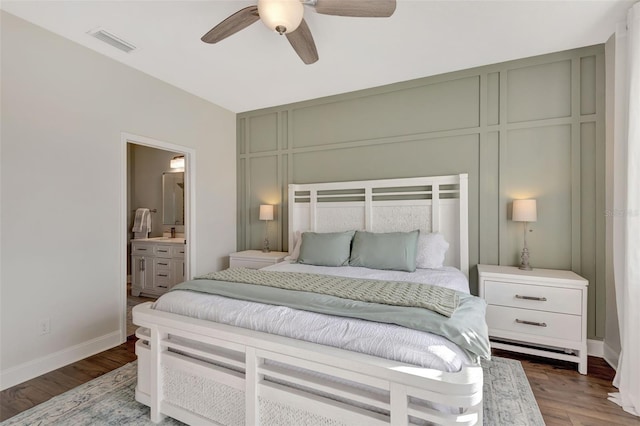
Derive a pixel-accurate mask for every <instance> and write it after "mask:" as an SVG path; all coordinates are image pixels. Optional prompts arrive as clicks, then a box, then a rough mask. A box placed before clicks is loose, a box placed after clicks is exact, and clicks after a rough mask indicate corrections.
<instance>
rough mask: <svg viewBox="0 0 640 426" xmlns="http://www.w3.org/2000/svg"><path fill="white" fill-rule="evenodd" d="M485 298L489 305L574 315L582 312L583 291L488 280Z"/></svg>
mask: <svg viewBox="0 0 640 426" xmlns="http://www.w3.org/2000/svg"><path fill="white" fill-rule="evenodd" d="M484 298H485V300H486V301H487V303H488V304H489V305H500V306H510V307H514V308H524V309H532V310H537V311H546V312H557V313H561V314H572V315H580V314H581V313H582V292H581V291H580V290H579V289H571V288H559V287H546V286H544V285H535V284H531V285H530V284H519V283H512V282H501V281H490V280H487V281H485V295H484Z"/></svg>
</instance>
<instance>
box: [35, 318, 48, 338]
mask: <svg viewBox="0 0 640 426" xmlns="http://www.w3.org/2000/svg"><path fill="white" fill-rule="evenodd" d="M38 331H39V333H40V335H41V336H42V335H44V334H49V333H50V332H51V320H50V319H49V318H43V319H41V320H40V322H39V323H38Z"/></svg>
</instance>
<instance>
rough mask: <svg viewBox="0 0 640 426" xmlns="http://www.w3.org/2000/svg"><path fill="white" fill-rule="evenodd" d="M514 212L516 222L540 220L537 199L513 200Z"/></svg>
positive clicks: (512, 216)
mask: <svg viewBox="0 0 640 426" xmlns="http://www.w3.org/2000/svg"><path fill="white" fill-rule="evenodd" d="M512 213H513V214H512V215H511V220H513V221H514V222H535V221H536V220H538V211H537V207H536V200H513V212H512Z"/></svg>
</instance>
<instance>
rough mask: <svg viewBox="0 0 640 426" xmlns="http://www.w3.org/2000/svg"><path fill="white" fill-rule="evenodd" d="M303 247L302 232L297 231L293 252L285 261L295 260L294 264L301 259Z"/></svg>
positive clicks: (294, 237)
mask: <svg viewBox="0 0 640 426" xmlns="http://www.w3.org/2000/svg"><path fill="white" fill-rule="evenodd" d="M301 245H302V234H301V233H300V231H296V233H295V235H294V236H293V251H290V252H289V255H288V256H286V257H285V258H284V260H293V261H294V262H295V261H296V260H298V257H300V246H301Z"/></svg>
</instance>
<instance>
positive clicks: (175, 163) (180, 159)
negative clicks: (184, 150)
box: [169, 155, 184, 169]
mask: <svg viewBox="0 0 640 426" xmlns="http://www.w3.org/2000/svg"><path fill="white" fill-rule="evenodd" d="M169 165H170V166H171V168H172V169H184V155H177V156H175V157H173V158H172V159H171V162H170V163H169Z"/></svg>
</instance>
